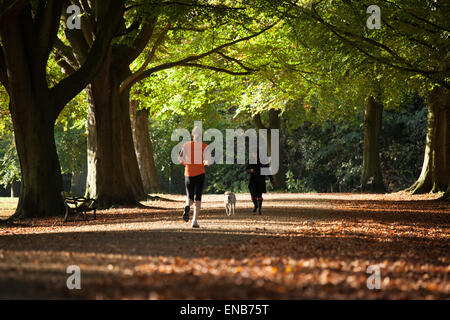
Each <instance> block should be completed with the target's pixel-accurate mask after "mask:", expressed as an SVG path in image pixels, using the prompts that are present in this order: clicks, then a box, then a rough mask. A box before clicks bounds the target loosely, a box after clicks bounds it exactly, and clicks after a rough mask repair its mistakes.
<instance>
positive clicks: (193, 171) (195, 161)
mask: <svg viewBox="0 0 450 320" xmlns="http://www.w3.org/2000/svg"><path fill="white" fill-rule="evenodd" d="M207 146H208V145H207V144H206V143H203V142H202V143H201V144H200V142H194V141H188V142H186V143H185V144H184V145H183V148H182V149H181V154H180V156H181V164H183V165H184V166H185V168H184V175H185V176H186V177H195V176H198V175H201V174H203V173H205V165H204V164H203V152H204V151H205V149H206V147H207ZM200 147H201V149H200ZM196 148H198V150H197V154H196V153H195V149H196ZM200 150H201V151H200ZM198 157H200V158H198Z"/></svg>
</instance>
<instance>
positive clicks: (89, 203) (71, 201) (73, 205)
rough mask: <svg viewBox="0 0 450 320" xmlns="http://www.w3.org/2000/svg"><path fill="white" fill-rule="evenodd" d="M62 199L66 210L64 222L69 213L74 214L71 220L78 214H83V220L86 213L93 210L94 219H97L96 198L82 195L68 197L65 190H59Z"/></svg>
mask: <svg viewBox="0 0 450 320" xmlns="http://www.w3.org/2000/svg"><path fill="white" fill-rule="evenodd" d="M61 195H62V197H63V200H64V205H65V207H66V211H65V213H64V222H66V221H67V220H68V219H69V215H74V218H73V221H75V219H76V218H77V217H78V216H79V215H81V214H82V215H83V218H84V220H87V215H86V213H87V212H88V211H94V220H95V219H97V215H96V211H97V200H95V199H89V198H84V197H70V196H68V195H66V193H65V192H61Z"/></svg>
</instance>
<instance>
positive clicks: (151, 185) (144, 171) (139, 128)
mask: <svg viewBox="0 0 450 320" xmlns="http://www.w3.org/2000/svg"><path fill="white" fill-rule="evenodd" d="M138 104H139V102H138V101H137V100H132V101H131V103H130V113H131V127H132V130H133V141H134V148H135V150H136V156H137V160H138V164H139V170H140V172H141V177H142V182H143V184H144V190H145V192H146V193H155V192H158V191H161V189H162V183H161V180H160V179H159V176H158V171H157V170H156V166H155V160H154V157H153V145H152V141H151V140H150V133H149V129H148V117H149V110H148V109H143V110H137V108H138Z"/></svg>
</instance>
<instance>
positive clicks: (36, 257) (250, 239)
mask: <svg viewBox="0 0 450 320" xmlns="http://www.w3.org/2000/svg"><path fill="white" fill-rule="evenodd" d="M164 197H165V198H167V199H170V200H171V201H154V202H149V203H146V204H148V205H151V206H154V207H156V208H155V209H114V210H107V211H101V212H99V214H98V219H97V220H95V221H94V220H90V221H87V222H82V221H79V222H69V223H66V224H63V223H62V222H61V219H43V220H36V221H25V222H24V223H23V224H22V225H21V226H16V227H13V228H5V227H1V228H0V298H98V299H102V298H143V299H205V298H212V299H259V298H271V299H304V298H308V299H311V298H312V299H359V298H364V299H374V298H375V299H376V298H387V299H400V298H401V299H408V298H419V299H422V298H423V299H436V298H440V299H442V298H444V299H449V298H450V277H449V273H450V208H449V204H448V203H444V202H439V201H435V200H433V199H434V198H436V197H435V196H434V197H433V196H410V195H407V194H393V195H360V194H270V195H267V196H266V197H265V201H264V208H263V215H262V216H258V215H255V214H252V213H251V209H250V208H251V203H250V201H248V198H249V196H248V195H244V194H242V195H238V206H237V212H236V215H235V216H234V217H227V216H226V215H225V211H224V208H223V203H222V197H221V196H212V195H207V196H205V199H204V203H203V207H204V208H203V210H202V212H201V218H200V221H199V223H200V226H201V228H200V229H191V228H189V225H188V224H186V223H184V222H183V221H182V220H181V212H180V208H182V207H183V197H181V196H176V195H165V196H164ZM10 213H12V211H10V210H9V211H6V210H3V211H2V215H3V216H6V215H7V214H10ZM69 265H77V266H79V267H80V269H81V290H69V289H67V287H66V280H67V277H68V276H69V274H67V273H66V268H67V267H68V266H69ZM370 265H376V266H378V267H380V272H381V282H380V283H381V289H379V290H376V289H375V290H369V289H368V288H367V279H368V277H369V276H370V274H367V273H366V271H367V267H368V266H370Z"/></svg>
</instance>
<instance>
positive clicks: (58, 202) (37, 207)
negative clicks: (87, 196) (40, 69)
mask: <svg viewBox="0 0 450 320" xmlns="http://www.w3.org/2000/svg"><path fill="white" fill-rule="evenodd" d="M10 97H11V101H12V104H14V103H15V100H16V99H14V97H13V95H11V96H10ZM29 107H30V105H29V104H26V105H23V104H22V103H17V104H16V105H15V106H14V105H13V107H12V108H11V110H10V111H11V116H12V118H13V123H14V136H15V140H16V148H17V154H18V157H19V161H20V169H21V175H22V179H21V187H20V198H19V203H18V205H17V209H16V212H15V214H14V216H13V219H21V218H32V217H47V216H55V215H59V214H61V213H62V212H63V209H64V205H63V202H62V197H61V191H62V176H61V170H60V165H59V159H58V155H57V153H56V144H55V138H54V133H53V128H54V121H53V120H49V119H47V118H46V117H43V114H42V113H41V114H39V113H34V116H32V117H31V116H29V112H20V111H19V110H21V109H28V108H29ZM28 111H29V109H28Z"/></svg>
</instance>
